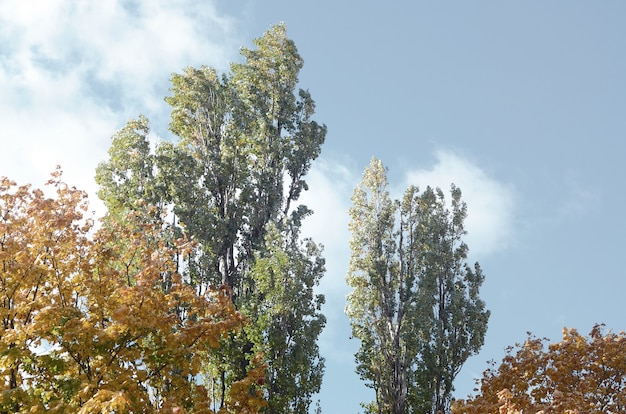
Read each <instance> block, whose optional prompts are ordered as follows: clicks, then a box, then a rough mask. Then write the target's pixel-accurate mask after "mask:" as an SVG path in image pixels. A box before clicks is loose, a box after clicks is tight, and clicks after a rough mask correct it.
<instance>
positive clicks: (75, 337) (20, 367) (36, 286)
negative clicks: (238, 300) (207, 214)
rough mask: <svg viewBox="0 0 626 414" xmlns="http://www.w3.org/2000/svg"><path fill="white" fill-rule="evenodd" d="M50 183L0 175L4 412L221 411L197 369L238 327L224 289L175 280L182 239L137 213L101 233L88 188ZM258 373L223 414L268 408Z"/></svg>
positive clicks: (236, 388)
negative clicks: (45, 187) (39, 185)
mask: <svg viewBox="0 0 626 414" xmlns="http://www.w3.org/2000/svg"><path fill="white" fill-rule="evenodd" d="M48 184H49V186H51V187H53V188H54V191H55V195H54V196H52V197H47V196H46V195H45V192H44V191H42V190H39V189H31V187H30V186H28V185H25V186H17V185H16V183H15V182H12V181H11V180H9V179H7V178H1V179H0V266H1V267H0V320H1V321H2V324H1V325H0V412H1V413H22V412H23V413H26V412H28V413H43V412H52V413H62V412H78V413H90V412H107V413H144V412H168V413H169V412H180V413H183V412H199V413H214V412H216V410H214V409H213V407H212V405H211V394H210V392H209V391H210V390H209V389H208V388H207V387H206V385H205V384H203V382H202V379H201V376H200V374H201V365H202V364H201V362H202V361H203V359H204V358H205V354H206V353H210V352H212V351H213V349H214V348H217V347H218V346H219V345H220V338H222V337H224V336H225V335H228V334H231V333H233V332H237V331H239V330H241V329H242V327H243V325H244V323H245V318H244V317H243V316H242V315H241V314H240V313H239V312H237V311H236V310H235V309H234V307H233V305H232V301H231V299H230V292H229V290H228V289H217V288H216V289H213V290H212V291H210V292H208V293H207V294H206V295H203V296H199V295H197V294H196V292H195V290H194V289H193V287H192V286H190V285H189V284H188V283H187V282H186V281H185V280H184V278H183V277H182V276H181V274H179V273H178V271H177V268H176V265H177V263H176V261H175V260H174V258H175V257H176V254H177V253H183V252H185V251H189V249H190V248H191V247H192V246H191V244H190V243H189V242H188V241H186V240H184V239H179V240H176V241H175V242H174V243H169V242H168V243H166V242H164V240H163V238H162V237H161V236H162V229H161V228H160V227H159V226H157V225H155V224H154V223H146V222H143V221H141V220H134V218H133V216H132V215H130V216H129V217H127V218H126V221H125V223H126V224H128V223H132V225H125V226H121V225H120V226H115V224H114V223H112V224H111V225H110V226H103V227H102V228H101V229H99V230H97V231H96V230H94V226H93V222H92V221H91V220H89V219H85V218H84V212H85V211H86V208H87V198H86V195H85V193H84V192H82V191H79V190H77V189H75V188H73V187H69V186H68V185H67V184H65V183H64V182H63V181H62V180H61V172H60V170H57V171H56V172H55V173H54V174H53V177H52V179H51V180H50V181H49V183H48ZM165 279H167V281H168V283H167V284H166V285H164V284H163V281H164V280H165ZM264 369H265V367H264V365H263V363H262V361H260V360H255V361H252V362H251V369H250V370H249V371H248V372H247V374H246V376H245V377H244V378H242V379H241V380H240V381H238V382H236V383H235V384H233V386H232V387H231V389H230V397H229V398H228V399H227V401H226V403H225V404H224V405H223V407H222V408H221V409H220V410H219V412H220V413H230V412H237V413H239V412H249V413H255V412H258V411H259V410H260V409H261V408H262V407H263V406H265V405H266V403H265V401H264V399H263V396H262V392H261V391H260V389H259V386H258V383H261V382H262V381H263V376H264Z"/></svg>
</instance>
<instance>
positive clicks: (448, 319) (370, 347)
mask: <svg viewBox="0 0 626 414" xmlns="http://www.w3.org/2000/svg"><path fill="white" fill-rule="evenodd" d="M451 195H452V200H451V202H450V206H451V210H449V209H448V203H447V202H446V200H445V197H444V193H443V191H441V190H440V189H432V188H430V187H427V188H426V190H425V191H423V192H421V193H420V191H419V189H418V188H417V187H409V188H408V189H407V190H406V192H405V194H404V197H403V198H402V199H401V200H393V199H391V197H390V195H389V191H388V189H387V174H386V169H385V167H384V166H383V164H382V162H381V161H380V160H377V159H375V158H374V159H372V161H371V163H370V165H369V167H368V168H366V170H365V172H364V174H363V180H362V182H361V184H360V185H359V186H358V187H357V188H356V189H355V191H354V195H353V197H352V202H353V206H352V208H351V209H350V216H351V221H350V230H351V232H352V239H351V240H350V248H351V251H352V255H351V258H350V269H349V273H348V276H347V282H348V284H349V285H350V286H351V287H352V288H353V291H352V292H351V293H350V294H349V295H348V304H347V307H346V312H347V314H348V316H349V318H350V321H351V325H352V335H353V336H354V337H355V338H357V339H359V340H360V341H361V346H360V348H359V351H358V352H357V354H356V361H357V364H358V366H357V371H358V373H359V374H360V376H361V378H362V379H364V380H365V381H366V382H367V383H368V385H369V386H370V387H372V388H374V390H375V391H376V401H374V402H373V403H370V404H367V405H366V409H367V410H368V412H376V413H379V414H383V413H394V414H400V413H425V412H436V411H439V410H441V411H447V410H448V407H449V403H450V399H451V393H452V390H453V387H452V382H453V380H454V378H455V376H456V375H457V374H458V372H459V370H460V368H461V366H462V365H463V363H464V362H465V361H466V360H467V358H468V357H469V356H471V355H473V354H474V353H476V352H477V351H478V350H479V349H480V347H481V346H482V344H483V341H484V335H485V332H486V329H487V320H488V318H489V311H487V310H485V304H484V302H483V301H482V300H481V299H480V298H479V296H478V294H479V288H480V286H481V284H482V281H483V274H482V271H481V269H480V266H479V265H478V264H475V265H474V266H473V267H471V266H469V265H468V264H467V263H466V259H467V251H468V248H467V245H466V244H465V243H463V241H462V237H463V235H464V234H465V230H464V228H463V221H464V219H465V216H466V207H465V204H464V203H463V202H462V201H461V191H460V190H459V189H458V188H457V187H455V186H454V185H453V186H452V187H451Z"/></svg>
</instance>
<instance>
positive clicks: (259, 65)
mask: <svg viewBox="0 0 626 414" xmlns="http://www.w3.org/2000/svg"><path fill="white" fill-rule="evenodd" d="M254 43H255V46H256V48H255V49H247V48H243V49H242V51H241V54H242V56H243V57H244V61H243V62H242V63H235V64H232V65H231V70H230V73H228V74H222V75H220V74H218V72H217V71H216V70H215V69H213V68H209V67H201V68H186V69H185V70H184V72H183V73H181V74H174V75H173V76H172V79H171V82H172V86H171V89H170V90H171V93H172V94H171V96H169V97H167V98H166V101H167V102H168V103H169V104H170V105H171V106H172V114H171V123H170V130H171V131H172V132H173V133H174V134H175V135H176V136H177V137H178V138H179V139H178V140H177V141H176V142H162V143H160V144H159V145H158V146H157V148H156V150H155V151H154V153H152V152H144V151H143V149H144V148H146V145H145V142H146V139H145V137H146V136H147V130H145V129H143V126H144V125H147V124H145V123H140V126H141V127H140V128H137V127H135V126H134V125H135V124H136V122H137V121H131V123H129V125H128V126H127V127H126V129H124V130H122V132H123V133H121V134H120V133H118V134H117V135H116V136H118V137H121V138H120V142H118V143H117V144H116V142H115V139H114V143H113V145H112V150H111V151H110V155H111V158H110V160H109V161H107V162H104V163H102V164H101V165H100V166H99V168H98V172H97V177H98V179H99V183H100V185H101V193H100V195H101V197H103V198H104V200H105V202H106V203H107V206H108V207H109V210H111V208H117V206H119V205H124V208H126V206H128V208H130V209H131V210H137V209H138V207H137V206H141V205H143V204H142V203H144V202H146V203H147V202H148V200H149V204H151V205H155V206H158V207H159V212H160V213H168V214H169V216H168V217H170V219H171V221H172V222H173V223H174V226H171V227H172V228H171V231H172V232H173V233H174V234H176V232H180V233H181V234H184V235H185V236H187V237H188V238H190V239H193V240H194V241H195V242H197V245H196V246H197V247H196V248H195V249H194V250H193V252H192V253H190V254H188V255H185V256H184V257H180V266H181V269H184V273H185V275H186V278H187V280H188V282H189V283H190V284H191V285H193V286H194V287H195V288H196V292H197V293H198V294H199V295H203V294H204V292H205V291H207V290H208V289H210V288H211V287H214V286H221V285H224V286H228V287H229V289H230V290H231V292H232V300H233V303H234V305H235V307H236V308H237V309H238V310H240V311H241V312H243V313H244V314H245V315H246V316H247V317H248V318H249V319H250V322H251V324H250V327H251V328H250V329H246V330H245V331H244V332H243V333H240V334H237V335H235V334H233V335H231V336H230V337H229V339H228V346H226V347H221V348H220V351H219V352H217V353H215V354H214V355H213V356H212V357H211V358H210V361H209V363H208V365H207V378H208V381H210V382H212V383H213V387H214V390H216V393H218V394H221V395H222V396H225V395H226V393H227V388H228V386H229V384H230V383H231V382H232V381H234V380H237V379H239V378H241V377H242V376H243V375H245V373H246V371H247V369H248V364H249V361H250V360H251V359H252V358H253V356H254V355H255V354H256V352H259V351H262V352H264V355H265V358H266V359H267V363H268V375H267V382H266V384H265V385H266V392H267V395H268V397H269V407H268V409H267V411H268V412H276V413H279V412H280V413H282V412H307V411H308V406H309V405H310V400H311V396H312V394H313V393H315V392H317V391H318V390H319V387H320V382H321V375H322V371H323V359H322V358H321V357H320V356H319V350H318V348H317V345H316V340H317V337H318V335H319V333H320V331H321V329H322V327H323V326H324V323H325V319H324V317H323V315H322V314H321V313H320V306H321V303H322V302H323V297H321V296H319V295H315V294H314V293H313V289H314V286H315V285H316V284H317V283H318V282H319V279H320V277H321V276H322V274H323V258H322V257H321V254H320V247H319V246H317V245H315V243H313V242H312V241H303V240H300V238H299V229H300V225H301V222H302V220H303V219H304V218H305V217H306V216H307V215H309V214H310V213H311V212H310V211H309V210H308V209H307V208H306V207H305V206H302V205H299V206H296V204H297V200H298V198H299V196H300V194H301V192H302V191H303V190H306V189H307V184H306V182H305V180H304V177H305V175H306V173H307V172H308V170H309V168H310V166H311V162H312V161H313V160H314V159H315V158H317V156H318V155H319V153H320V149H321V145H322V143H323V142H324V138H325V135H326V127H325V126H323V125H319V124H318V123H317V122H315V121H314V120H313V119H312V116H313V114H314V110H315V104H314V102H313V100H312V99H311V96H310V94H309V93H308V91H305V90H301V89H300V90H298V89H297V85H298V74H299V71H300V69H301V68H302V65H303V61H302V59H301V57H300V55H299V54H298V51H297V49H296V46H295V44H294V43H293V41H291V40H290V39H289V38H288V37H287V34H286V28H285V26H284V25H277V26H273V27H272V28H270V30H268V31H267V32H266V33H265V34H264V35H263V36H262V37H261V38H259V39H256V40H255V41H254ZM140 121H141V119H140ZM124 131H126V132H124ZM135 145H137V146H139V147H140V148H134V146H135ZM116 146H118V147H120V148H128V149H129V151H130V152H133V151H135V150H137V151H138V152H139V153H141V154H142V156H143V157H144V158H145V161H144V164H133V163H132V162H131V160H130V158H129V156H128V155H126V154H124V153H123V152H120V151H116V150H113V148H114V147H116ZM127 153H128V151H127ZM139 177H149V184H148V185H140V184H139V181H140V180H138V178H139ZM127 187H128V188H127ZM146 190H148V194H146V193H145V192H146ZM120 197H122V198H121V199H120ZM152 197H154V198H152ZM270 252H271V254H270ZM264 271H268V272H272V275H265V274H264ZM268 277H269V278H271V277H276V278H278V279H276V280H284V281H286V284H280V283H277V282H272V283H270V282H268V280H267V278H268ZM268 315H274V316H276V320H273V319H272V320H271V318H269V317H268ZM274 347H277V348H278V347H283V348H282V350H279V349H274ZM278 390H280V392H279V391H278ZM218 400H219V398H218Z"/></svg>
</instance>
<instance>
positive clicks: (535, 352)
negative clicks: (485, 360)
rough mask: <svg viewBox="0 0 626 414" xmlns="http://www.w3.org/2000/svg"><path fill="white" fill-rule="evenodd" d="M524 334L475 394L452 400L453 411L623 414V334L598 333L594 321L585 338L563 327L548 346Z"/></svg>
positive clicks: (599, 329)
mask: <svg viewBox="0 0 626 414" xmlns="http://www.w3.org/2000/svg"><path fill="white" fill-rule="evenodd" d="M544 342H545V341H544V340H539V339H537V338H533V337H530V338H529V339H528V340H527V341H526V342H525V343H524V344H522V345H521V346H518V349H517V353H516V354H515V355H513V354H512V353H511V351H512V348H511V349H510V350H509V353H508V354H507V356H505V358H504V359H503V361H502V363H501V365H500V366H499V367H498V368H497V369H491V368H490V369H488V370H487V371H485V373H484V375H483V378H482V380H481V386H480V393H479V394H478V395H476V396H474V397H471V398H469V399H468V400H460V401H457V402H455V404H454V405H453V407H452V413H453V414H479V413H480V414H489V413H494V414H495V413H501V414H520V413H537V414H540V413H541V414H547V413H555V414H556V413H559V414H562V413H566V414H600V413H622V412H626V334H624V333H619V334H615V333H611V332H607V333H603V329H602V325H596V326H594V328H593V329H592V331H591V333H590V334H589V336H588V337H585V336H582V335H580V334H579V333H578V332H577V331H576V330H575V329H567V328H565V329H564V330H563V340H562V341H561V342H558V343H554V344H550V345H549V346H548V347H547V349H546V348H545V346H544Z"/></svg>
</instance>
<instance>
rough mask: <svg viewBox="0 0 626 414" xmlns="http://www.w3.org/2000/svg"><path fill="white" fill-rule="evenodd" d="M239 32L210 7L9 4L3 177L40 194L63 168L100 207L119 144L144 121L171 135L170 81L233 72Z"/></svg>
mask: <svg viewBox="0 0 626 414" xmlns="http://www.w3.org/2000/svg"><path fill="white" fill-rule="evenodd" d="M234 23H235V22H234V21H233V20H232V19H231V18H227V17H224V16H221V15H220V14H219V13H218V12H217V10H216V7H215V5H214V3H213V2H210V1H183V0H179V1H165V0H157V1H148V0H144V1H124V0H103V1H97V2H85V1H79V0H45V1H43V0H42V1H22V0H5V1H2V2H0V42H1V43H2V48H1V49H0V90H1V91H2V93H1V94H0V111H1V113H2V114H3V115H2V119H3V122H2V123H0V140H1V141H2V146H3V162H2V166H1V167H0V175H2V176H8V177H10V178H12V179H15V180H17V181H18V182H19V183H25V182H31V183H33V184H34V185H35V186H37V187H39V186H41V185H42V184H43V183H44V182H45V181H46V180H47V178H48V174H49V173H50V172H51V171H52V170H53V169H54V167H55V166H56V165H57V164H60V165H61V166H62V168H63V169H64V171H65V172H66V174H65V177H66V180H67V181H68V182H69V183H70V184H73V185H77V186H78V187H80V188H81V189H85V190H87V191H89V193H90V198H91V199H92V202H93V200H94V199H95V184H94V182H93V176H94V172H95V171H94V170H95V167H96V165H97V163H98V162H99V161H101V160H104V159H105V158H106V150H107V148H108V146H109V144H110V137H111V136H112V135H113V134H114V133H115V131H116V130H117V129H118V128H120V127H121V126H123V125H124V124H125V123H126V121H127V120H129V119H130V118H133V117H136V116H137V115H139V114H140V113H144V114H146V115H147V116H148V117H149V118H151V119H152V120H153V124H154V125H155V126H157V127H158V129H157V131H156V132H157V133H165V132H166V126H167V122H168V118H169V109H168V107H167V104H165V103H164V102H163V97H164V96H165V95H167V94H168V93H169V92H168V90H167V88H168V87H169V78H170V76H171V73H173V72H180V71H181V70H182V69H183V68H184V67H185V66H200V65H202V64H206V65H210V66H214V67H217V68H218V69H220V70H223V69H225V68H227V64H228V62H229V61H231V60H233V59H235V58H236V56H237V51H238V47H239V46H240V44H241V42H240V39H239V38H238V37H237V34H236V33H234Z"/></svg>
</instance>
